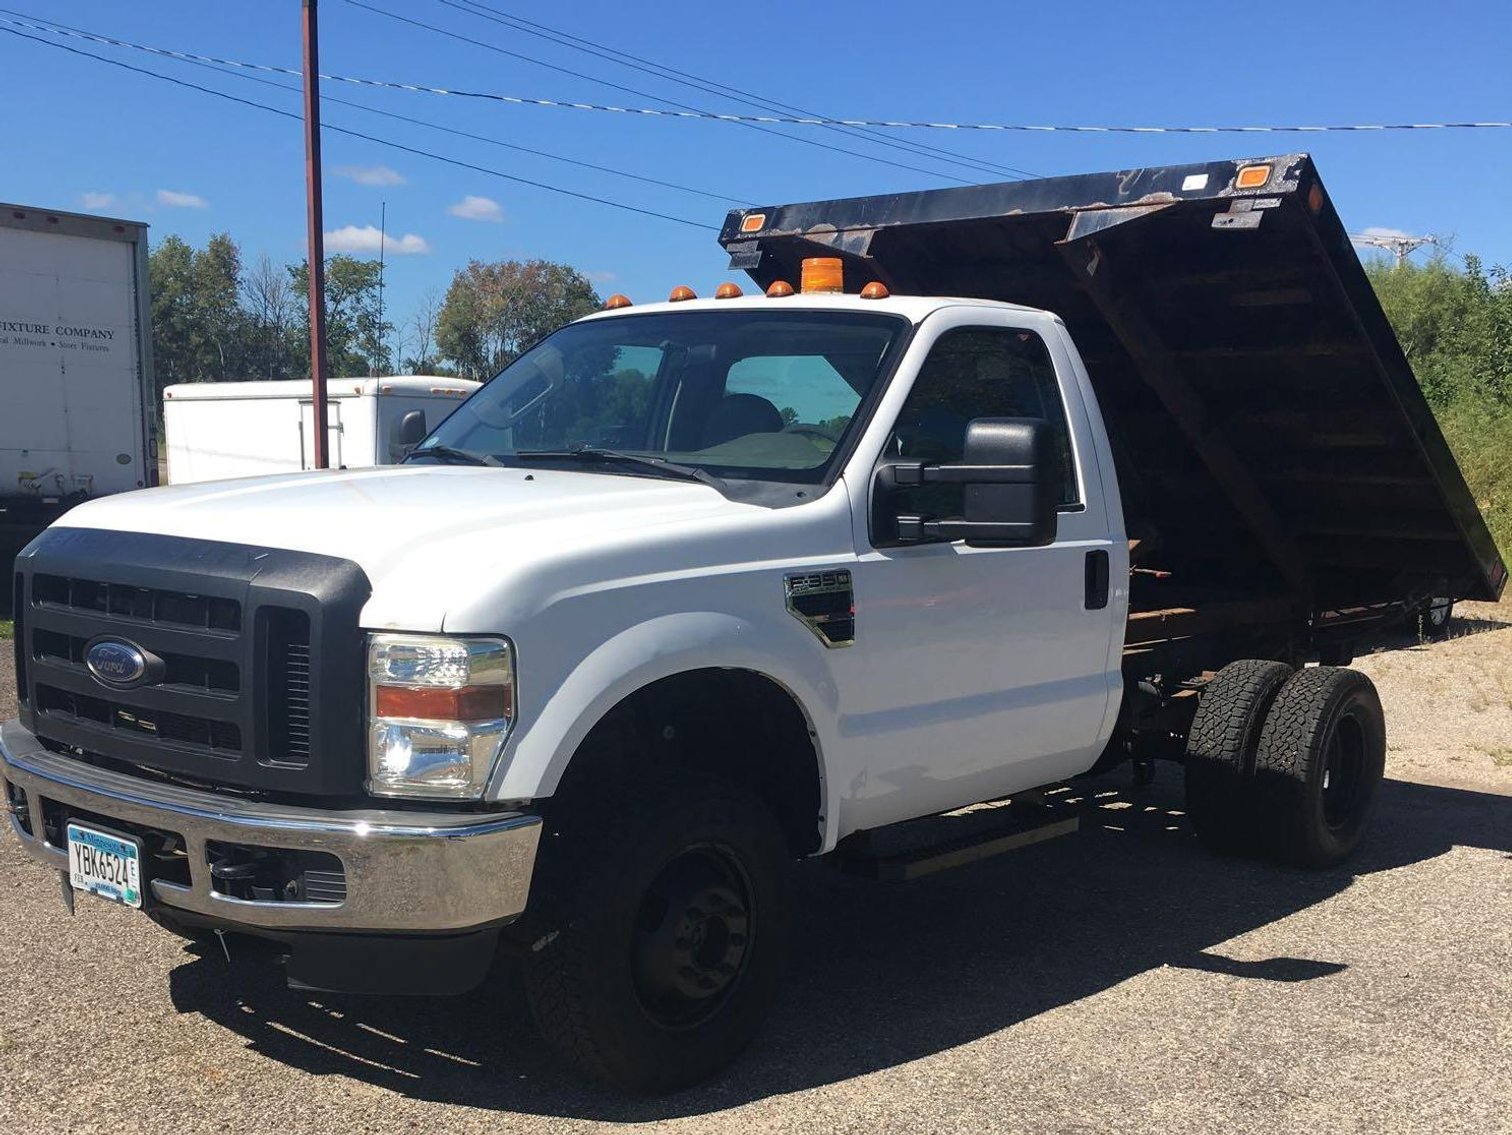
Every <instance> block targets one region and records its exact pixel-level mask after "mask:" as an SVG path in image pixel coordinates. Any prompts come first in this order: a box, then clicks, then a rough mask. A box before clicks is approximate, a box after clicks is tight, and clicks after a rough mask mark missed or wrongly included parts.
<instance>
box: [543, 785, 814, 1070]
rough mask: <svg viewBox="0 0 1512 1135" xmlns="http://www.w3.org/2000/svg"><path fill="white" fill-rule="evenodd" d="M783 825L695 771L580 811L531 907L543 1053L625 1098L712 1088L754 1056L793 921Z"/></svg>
mask: <svg viewBox="0 0 1512 1135" xmlns="http://www.w3.org/2000/svg"><path fill="white" fill-rule="evenodd" d="M787 859H788V852H787V846H786V842H785V840H784V837H783V833H782V830H781V828H780V827H779V826H778V824H777V821H776V820H775V819H774V818H773V816H772V815H771V813H770V812H769V811H768V810H767V809H766V808H765V807H764V806H763V805H762V804H761V802H760V801H759V800H757V799H756V798H755V797H754V796H752V795H751V794H750V793H748V792H746V791H745V790H744V789H742V788H740V787H739V786H737V785H734V784H729V783H727V782H725V781H722V780H719V779H718V778H715V777H706V776H700V775H696V774H691V773H690V774H687V775H686V776H682V777H678V778H676V779H673V780H667V781H662V782H659V783H654V784H649V785H645V786H643V787H642V788H641V790H639V791H637V792H635V793H634V794H633V796H632V797H628V798H627V797H615V798H612V799H611V798H610V796H609V795H608V794H604V795H601V796H598V797H597V798H596V799H595V800H594V801H592V802H586V801H584V802H576V803H574V802H569V803H568V806H567V807H566V808H565V809H563V810H562V815H561V817H560V819H559V820H554V821H553V824H552V829H551V832H550V834H548V836H547V838H546V840H545V841H544V843H543V848H542V853H541V859H540V862H539V866H538V875H537V880H536V884H535V887H534V889H533V891H532V895H531V903H532V905H533V907H535V909H536V923H537V925H538V926H540V927H542V928H543V932H542V933H541V934H540V935H539V936H538V937H537V938H536V939H535V941H534V942H532V943H530V944H529V945H528V948H527V950H526V953H525V964H524V978H525V990H526V996H527V998H528V1001H529V1004H530V1008H531V1013H532V1016H533V1017H534V1018H535V1021H536V1024H537V1027H538V1028H539V1029H540V1031H541V1033H542V1035H543V1036H544V1037H545V1038H546V1040H547V1041H548V1042H549V1043H550V1044H551V1045H552V1046H553V1047H554V1048H555V1049H556V1050H557V1051H558V1052H559V1053H560V1054H562V1055H563V1056H564V1057H565V1058H566V1059H567V1061H568V1062H569V1063H570V1064H572V1065H573V1066H574V1067H575V1068H576V1069H577V1070H579V1071H581V1072H583V1073H585V1074H587V1075H589V1076H591V1077H593V1078H595V1079H599V1080H603V1081H606V1082H608V1083H610V1084H612V1085H614V1086H615V1087H617V1088H620V1089H622V1090H624V1091H628V1092H634V1093H654V1092H665V1091H672V1090H675V1089H678V1088H682V1087H686V1086H688V1085H690V1084H694V1083H697V1082H698V1081H700V1080H703V1079H706V1078H708V1077H709V1076H711V1075H713V1074H714V1073H715V1072H718V1071H719V1070H720V1069H722V1068H724V1067H725V1066H726V1065H727V1064H729V1063H730V1062H731V1061H733V1060H734V1059H735V1058H736V1056H738V1055H739V1054H740V1052H741V1051H742V1050H743V1049H744V1048H745V1047H746V1045H748V1044H749V1043H750V1041H751V1039H752V1038H753V1037H754V1036H755V1034H756V1032H757V1030H758V1029H759V1027H760V1025H761V1022H762V1021H763V1019H764V1018H765V1017H766V1014H767V1011H768V1009H769V1008H770V1006H771V1004H772V1002H773V1000H774V999H775V997H776V993H777V988H778V985H779V983H780V981H781V977H782V971H783V969H784V966H785V962H786V955H787V947H788V938H789V929H790V923H791V906H792V904H791V897H790V894H789V887H788V864H787Z"/></svg>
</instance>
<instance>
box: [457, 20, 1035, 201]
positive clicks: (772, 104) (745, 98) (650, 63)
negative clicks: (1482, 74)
mask: <svg viewBox="0 0 1512 1135" xmlns="http://www.w3.org/2000/svg"><path fill="white" fill-rule="evenodd" d="M439 3H441V4H444V5H446V6H447V7H448V8H455V9H457V11H459V12H466V13H467V14H468V15H473V16H479V17H481V18H483V19H486V20H492V21H493V22H494V23H498V24H503V25H504V26H506V27H509V28H512V29H514V30H515V31H520V32H524V33H525V34H526V35H533V36H536V37H537V38H540V39H544V40H546V41H547V42H548V43H555V44H559V45H560V46H563V47H568V48H571V49H572V50H574V51H582V52H586V53H587V54H589V55H593V56H596V57H598V58H599V59H605V60H608V61H609V62H610V63H616V64H618V65H619V66H621V67H629V68H631V69H632V70H635V71H641V72H643V73H645V74H647V75H652V76H654V77H656V78H658V79H669V80H671V81H672V82H674V83H680V84H681V85H683V86H685V87H692V88H693V89H695V90H699V91H703V92H704V93H705V94H711V95H715V96H717V97H720V98H727V99H731V100H733V101H735V102H739V103H744V104H745V105H746V106H752V107H755V108H756V109H758V110H765V111H770V112H773V113H781V112H783V111H788V112H791V113H794V114H803V115H813V113H814V112H813V111H808V110H804V109H803V108H802V107H797V106H793V105H792V104H790V103H784V102H779V101H777V100H775V99H767V98H764V97H763V96H761V95H758V94H755V93H754V92H752V91H747V90H742V89H741V88H739V87H732V86H730V85H728V84H726V83H721V82H719V81H718V80H715V79H709V78H706V77H704V76H702V75H695V74H693V73H691V72H689V71H683V70H680V69H678V68H676V67H669V66H667V65H666V64H663V63H657V62H656V61H654V60H651V59H646V58H644V57H643V56H639V55H633V54H631V53H630V52H628V51H621V50H620V49H619V48H616V47H610V46H609V45H607V44H603V43H599V42H597V41H595V40H591V39H587V38H585V37H583V36H578V35H573V34H572V33H571V32H565V31H562V30H561V29H560V28H553V27H551V26H550V25H548V24H542V23H537V22H536V21H535V20H528V19H526V18H525V17H523V16H516V15H513V14H511V13H509V12H504V11H502V10H500V9H498V8H494V7H490V6H489V5H487V4H484V3H481V2H480V0H461V2H460V3H459V2H458V0H439ZM826 129H828V130H833V131H835V132H837V133H839V134H843V135H844V136H846V137H848V138H859V139H860V140H862V141H869V142H872V143H875V144H879V145H883V146H888V147H891V148H893V149H899V150H903V151H904V152H905V153H913V154H916V155H918V156H921V157H925V158H930V159H933V160H935V161H944V162H948V163H950V164H951V165H956V166H961V167H962V168H965V169H972V170H975V171H979V172H985V173H993V174H997V175H1000V176H1008V177H1012V178H1017V177H1038V176H1040V175H1039V174H1036V173H1031V172H1030V171H1028V170H1023V169H1017V168H1015V167H1014V166H1004V165H998V164H997V163H995V162H989V161H985V160H983V159H980V158H974V157H972V156H970V155H968V154H962V153H959V152H957V151H954V150H946V149H942V148H941V147H939V146H931V145H926V144H924V143H920V142H900V141H897V140H895V139H893V138H889V137H887V136H886V135H885V134H882V133H881V132H879V131H877V130H874V129H870V128H861V129H852V128H850V127H845V126H827V127H826Z"/></svg>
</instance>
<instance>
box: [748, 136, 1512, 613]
mask: <svg viewBox="0 0 1512 1135" xmlns="http://www.w3.org/2000/svg"><path fill="white" fill-rule="evenodd" d="M720 241H721V243H722V244H723V245H724V246H725V248H726V249H727V250H728V251H729V252H730V254H731V266H732V267H734V268H740V269H744V270H746V271H747V272H749V273H750V275H751V276H752V277H753V278H755V279H756V280H757V281H758V282H759V283H761V284H762V285H763V286H766V285H768V284H770V283H771V282H772V281H774V280H777V279H786V280H789V281H793V282H796V280H797V278H798V275H799V266H800V261H801V260H802V259H803V258H804V257H806V256H814V255H830V256H834V255H839V256H841V257H843V258H844V261H845V287H846V290H847V291H859V290H860V289H861V288H862V287H863V286H864V285H865V284H866V283H867V282H868V281H871V280H881V281H882V282H883V283H885V284H886V285H887V286H888V288H890V289H891V290H892V291H893V292H894V293H897V294H902V295H931V296H963V297H976V298H986V299H995V300H1006V301H1010V302H1013V303H1019V304H1026V305H1028V306H1031V307H1037V308H1044V309H1047V310H1049V311H1052V312H1055V313H1057V314H1059V315H1060V316H1061V317H1062V318H1063V319H1064V320H1065V322H1066V325H1067V327H1068V328H1069V329H1070V331H1071V334H1072V337H1073V338H1074V339H1075V341H1076V342H1077V344H1078V345H1079V346H1080V348H1081V351H1082V354H1083V357H1084V358H1085V361H1086V365H1087V369H1088V371H1089V373H1090V376H1091V379H1092V383H1093V385H1094V387H1095V388H1096V390H1097V394H1098V397H1099V399H1100V401H1101V404H1102V410H1103V415H1104V417H1105V419H1106V421H1107V424H1108V427H1109V432H1110V433H1111V435H1112V439H1113V445H1114V449H1115V452H1116V461H1117V464H1118V473H1119V480H1120V483H1121V486H1122V491H1123V502H1124V512H1125V517H1126V521H1127V526H1128V531H1129V535H1130V538H1131V544H1133V551H1134V555H1133V558H1134V562H1135V565H1136V573H1135V576H1134V581H1133V585H1134V592H1133V600H1134V601H1133V603H1132V615H1131V625H1130V641H1131V642H1136V641H1142V640H1143V639H1142V638H1141V635H1143V636H1144V637H1146V638H1170V637H1179V636H1181V635H1185V634H1193V633H1202V632H1203V631H1204V630H1207V629H1209V628H1210V627H1211V626H1214V625H1217V624H1222V623H1225V622H1228V623H1234V622H1238V623H1245V622H1248V623H1251V624H1263V623H1280V622H1293V625H1295V622H1294V620H1296V619H1298V618H1300V619H1304V620H1306V621H1307V622H1308V623H1309V624H1310V625H1312V626H1314V627H1320V626H1326V625H1328V624H1329V623H1334V622H1343V621H1344V620H1345V619H1347V618H1350V617H1358V615H1359V614H1360V611H1359V609H1362V608H1374V609H1376V610H1377V611H1384V610H1385V609H1386V608H1385V607H1383V606H1382V605H1390V606H1392V607H1395V608H1396V609H1397V610H1400V607H1399V606H1397V605H1400V604H1408V605H1409V606H1410V605H1412V604H1415V603H1421V602H1422V601H1423V599H1424V598H1425V597H1427V596H1430V595H1451V596H1454V597H1457V598H1474V599H1492V598H1495V597H1496V596H1498V595H1499V594H1500V592H1501V589H1502V585H1503V583H1504V582H1505V579H1506V574H1507V571H1506V568H1505V566H1504V565H1503V564H1502V561H1501V559H1500V557H1499V556H1498V554H1497V551H1496V547H1495V545H1494V543H1493V542H1492V539H1491V535H1490V533H1489V532H1488V530H1487V528H1486V525H1485V522H1484V520H1483V519H1482V517H1481V514H1480V511H1479V509H1478V508H1477V507H1476V503H1475V501H1474V499H1473V498H1472V496H1471V494H1470V491H1469V489H1468V488H1467V487H1466V485H1465V481H1464V478H1463V476H1462V475H1461V474H1460V471H1459V467H1458V466H1457V465H1456V464H1455V461H1454V458H1453V456H1452V455H1451V453H1450V451H1449V448H1448V446H1447V445H1446V443H1445V441H1444V437H1443V434H1442V433H1441V432H1440V430H1439V427H1438V425H1437V423H1436V422H1435V421H1434V418H1433V415H1432V413H1431V412H1430V410H1429V408H1428V404H1427V402H1426V401H1425V400H1424V398H1423V395H1422V392H1421V390H1420V389H1419V388H1418V385H1417V383H1416V381H1415V380H1414V378H1413V375H1412V370H1411V368H1410V366H1409V365H1408V362H1407V360H1406V358H1405V356H1404V355H1403V353H1402V349H1401V346H1400V345H1399V344H1398V342H1397V339H1396V336H1395V334H1394V333H1393V332H1392V330H1391V327H1390V325H1389V324H1388V323H1387V321H1386V317H1385V315H1384V314H1383V312H1382V310H1381V306H1380V304H1379V302H1378V301H1377V299H1376V297H1375V294H1374V292H1373V291H1372V289H1371V286H1370V283H1369V281H1368V280H1367V279H1366V276H1365V273H1364V270H1363V269H1362V267H1361V265H1360V262H1359V258H1358V257H1357V256H1356V254H1355V251H1354V248H1353V246H1352V245H1351V244H1350V241H1349V237H1348V235H1347V233H1346V232H1345V229H1344V226H1343V225H1342V224H1341V223H1340V221H1339V217H1338V214H1337V213H1336V212H1335V210H1334V207H1333V204H1332V202H1331V201H1330V200H1329V197H1328V193H1327V191H1326V190H1325V189H1324V187H1323V183H1322V181H1321V180H1320V179H1319V176H1318V172H1317V168H1316V167H1315V166H1314V164H1313V161H1312V159H1311V158H1310V157H1309V156H1308V155H1306V154H1285V155H1281V156H1278V157H1269V158H1252V159H1243V160H1236V161H1221V162H1210V163H1206V164H1202V165H1187V166H1166V167H1158V168H1149V169H1136V170H1124V171H1121V172H1117V173H1101V174H1088V175H1084V176H1076V177H1056V178H1045V179H1041V180H1033V181H1017V182H1008V183H1004V184H997V185H978V186H968V187H963V188H959V189H937V190H928V191H923V192H918V193H898V194H886V195H883V196H877V197H860V198H851V199H848V200H838V201H817V202H810V203H807V204H797V205H783V206H775V207H764V208H754V209H746V210H737V211H735V212H732V213H731V214H730V215H729V218H728V219H727V221H726V222H725V226H724V229H723V231H722V233H721V235H720ZM1344 612H1348V613H1349V614H1348V615H1345V614H1341V613H1344Z"/></svg>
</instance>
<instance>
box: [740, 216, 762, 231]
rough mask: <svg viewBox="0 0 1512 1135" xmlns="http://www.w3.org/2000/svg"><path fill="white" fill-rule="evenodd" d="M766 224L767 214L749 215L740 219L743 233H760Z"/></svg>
mask: <svg viewBox="0 0 1512 1135" xmlns="http://www.w3.org/2000/svg"><path fill="white" fill-rule="evenodd" d="M764 224H766V214H765V213H747V214H746V215H745V216H743V217H741V218H740V231H741V232H743V233H759V232H760V231H761V226H762V225H764Z"/></svg>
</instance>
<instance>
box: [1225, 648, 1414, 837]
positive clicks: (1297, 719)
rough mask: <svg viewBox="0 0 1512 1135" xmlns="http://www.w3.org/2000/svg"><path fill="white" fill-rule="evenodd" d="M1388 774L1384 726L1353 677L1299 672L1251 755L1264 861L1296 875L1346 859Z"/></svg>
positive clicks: (1369, 693) (1368, 693) (1366, 682)
mask: <svg viewBox="0 0 1512 1135" xmlns="http://www.w3.org/2000/svg"><path fill="white" fill-rule="evenodd" d="M1385 769H1386V720H1385V716H1384V714H1383V713H1382V712H1381V699H1380V697H1379V695H1377V693H1376V689H1375V686H1374V685H1373V684H1372V683H1371V681H1370V679H1369V678H1367V677H1366V676H1365V675H1364V674H1361V673H1360V672H1359V671H1358V670H1346V669H1342V668H1335V667H1331V666H1317V667H1313V668H1311V669H1307V670H1299V671H1298V672H1297V673H1296V674H1295V675H1294V676H1293V677H1292V678H1291V679H1289V680H1288V681H1287V683H1286V685H1285V686H1283V687H1282V689H1281V692H1280V694H1278V695H1277V697H1276V702H1275V704H1274V705H1273V706H1271V710H1270V713H1269V714H1268V715H1267V716H1266V719H1265V729H1264V730H1263V731H1262V732H1261V735H1260V744H1259V746H1258V747H1257V749H1256V752H1255V786H1254V796H1255V811H1256V815H1257V816H1258V818H1259V820H1260V824H1261V835H1262V838H1263V839H1264V841H1265V850H1266V852H1267V853H1268V855H1269V856H1270V857H1271V858H1273V859H1276V860H1278V861H1279V862H1282V863H1288V864H1292V865H1293V866H1297V867H1332V866H1335V865H1336V864H1339V863H1342V862H1343V861H1344V860H1345V859H1347V858H1349V855H1350V853H1352V852H1353V851H1354V849H1355V847H1356V845H1357V844H1358V843H1359V842H1360V838H1361V836H1363V835H1364V833H1365V827H1366V825H1367V824H1368V823H1369V821H1370V816H1371V813H1372V812H1373V811H1374V809H1375V800H1376V795H1377V790H1378V789H1379V788H1380V784H1381V779H1382V777H1383V775H1384V773H1385Z"/></svg>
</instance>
